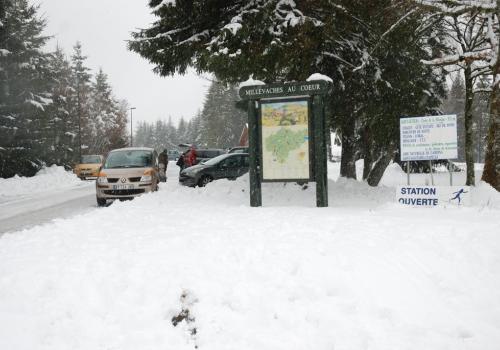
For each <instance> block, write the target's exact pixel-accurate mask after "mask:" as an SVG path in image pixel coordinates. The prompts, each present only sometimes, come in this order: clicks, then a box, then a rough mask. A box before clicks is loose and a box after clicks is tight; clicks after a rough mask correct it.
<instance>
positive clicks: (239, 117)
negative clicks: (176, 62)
mask: <svg viewBox="0 0 500 350" xmlns="http://www.w3.org/2000/svg"><path fill="white" fill-rule="evenodd" d="M237 99H238V97H237V90H236V88H235V87H234V86H227V85H226V84H223V83H219V82H213V83H212V84H211V85H210V88H209V90H208V93H207V96H206V98H205V103H204V105H203V111H202V113H201V120H200V126H199V127H200V142H201V143H202V144H203V145H206V146H207V147H213V148H229V147H233V146H236V145H237V144H238V139H239V136H240V134H241V130H242V129H243V126H244V125H245V121H246V115H245V112H244V111H241V110H239V109H237V108H236V102H237Z"/></svg>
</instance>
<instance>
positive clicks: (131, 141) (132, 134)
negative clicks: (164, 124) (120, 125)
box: [129, 107, 136, 147]
mask: <svg viewBox="0 0 500 350" xmlns="http://www.w3.org/2000/svg"><path fill="white" fill-rule="evenodd" d="M129 109H130V147H132V146H133V145H134V131H133V129H132V128H133V119H132V111H133V110H134V109H136V108H135V107H130V108H129Z"/></svg>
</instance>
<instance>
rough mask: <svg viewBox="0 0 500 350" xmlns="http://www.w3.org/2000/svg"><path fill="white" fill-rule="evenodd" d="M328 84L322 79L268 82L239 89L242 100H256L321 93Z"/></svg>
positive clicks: (323, 92) (325, 89) (324, 91)
mask: <svg viewBox="0 0 500 350" xmlns="http://www.w3.org/2000/svg"><path fill="white" fill-rule="evenodd" d="M328 89H329V85H328V83H327V82H325V81H323V80H314V81H308V82H300V83H285V84H270V85H253V86H245V87H242V88H241V89H240V97H241V99H243V100H250V99H252V100H257V99H261V98H273V97H284V96H306V95H323V94H326V93H327V92H328Z"/></svg>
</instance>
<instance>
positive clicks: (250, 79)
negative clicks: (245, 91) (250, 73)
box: [239, 77, 266, 89]
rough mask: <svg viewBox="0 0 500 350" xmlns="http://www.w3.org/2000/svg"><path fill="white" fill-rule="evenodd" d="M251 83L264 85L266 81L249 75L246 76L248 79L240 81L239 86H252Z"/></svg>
mask: <svg viewBox="0 0 500 350" xmlns="http://www.w3.org/2000/svg"><path fill="white" fill-rule="evenodd" d="M253 85H266V83H264V82H263V81H260V80H254V79H253V77H250V78H248V80H246V81H244V82H242V83H240V85H239V88H240V89H241V88H242V87H245V86H253Z"/></svg>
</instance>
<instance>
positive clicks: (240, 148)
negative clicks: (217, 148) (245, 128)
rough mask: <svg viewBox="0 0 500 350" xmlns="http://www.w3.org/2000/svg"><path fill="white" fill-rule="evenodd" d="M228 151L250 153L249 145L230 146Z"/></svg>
mask: <svg viewBox="0 0 500 350" xmlns="http://www.w3.org/2000/svg"><path fill="white" fill-rule="evenodd" d="M227 153H248V146H237V147H233V148H230V149H229V151H227Z"/></svg>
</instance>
